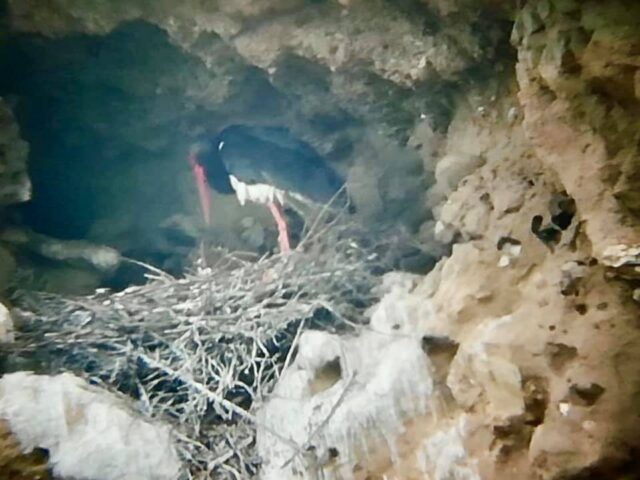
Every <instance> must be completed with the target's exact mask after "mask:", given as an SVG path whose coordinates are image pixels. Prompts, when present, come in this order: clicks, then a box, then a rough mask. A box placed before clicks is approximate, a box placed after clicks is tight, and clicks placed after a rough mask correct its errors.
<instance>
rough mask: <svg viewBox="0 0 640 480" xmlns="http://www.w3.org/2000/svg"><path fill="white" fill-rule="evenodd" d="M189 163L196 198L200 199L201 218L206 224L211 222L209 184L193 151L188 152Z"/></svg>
mask: <svg viewBox="0 0 640 480" xmlns="http://www.w3.org/2000/svg"><path fill="white" fill-rule="evenodd" d="M189 165H191V170H192V171H193V178H194V179H195V181H196V186H197V187H198V198H199V199H200V208H201V209H202V218H203V219H204V223H206V224H207V225H210V224H211V194H210V193H209V185H208V183H207V177H206V175H205V173H204V168H202V165H200V164H199V163H198V162H197V160H196V154H195V153H193V152H192V153H189Z"/></svg>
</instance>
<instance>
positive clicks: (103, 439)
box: [0, 372, 180, 480]
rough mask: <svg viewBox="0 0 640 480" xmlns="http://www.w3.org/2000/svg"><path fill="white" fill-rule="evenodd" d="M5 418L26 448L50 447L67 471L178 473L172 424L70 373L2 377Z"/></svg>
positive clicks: (82, 474)
mask: <svg viewBox="0 0 640 480" xmlns="http://www.w3.org/2000/svg"><path fill="white" fill-rule="evenodd" d="M0 418H2V419H3V421H4V422H6V423H5V425H7V426H8V427H9V428H10V430H11V432H13V435H14V436H15V438H16V439H17V440H18V442H19V444H20V448H21V449H22V451H24V452H30V451H32V450H33V449H34V448H44V449H47V450H48V451H49V465H50V467H51V468H52V469H53V473H54V474H56V475H58V476H61V477H72V478H91V479H94V480H115V479H120V478H140V479H142V478H145V479H158V480H161V479H167V480H174V479H175V478H177V475H178V469H179V465H180V464H179V462H178V458H177V455H176V453H175V450H174V448H173V445H172V439H171V437H170V434H169V431H168V430H167V428H166V427H163V426H161V425H152V424H150V423H148V422H146V421H142V420H138V419H136V418H135V417H134V416H133V414H132V413H130V412H129V411H127V408H126V406H124V405H123V404H122V403H121V402H120V401H119V400H118V399H117V398H115V397H114V396H112V395H111V394H107V393H105V392H101V391H100V390H98V389H96V388H95V387H91V386H89V385H88V384H86V383H85V382H84V381H82V380H80V379H79V378H77V377H74V376H73V375H70V374H62V375H57V376H38V375H33V374H31V373H26V372H18V373H12V374H8V375H5V376H4V377H2V379H0Z"/></svg>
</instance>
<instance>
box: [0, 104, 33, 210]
mask: <svg viewBox="0 0 640 480" xmlns="http://www.w3.org/2000/svg"><path fill="white" fill-rule="evenodd" d="M28 152H29V147H28V145H27V143H26V142H25V141H24V140H22V138H20V131H19V128H18V124H17V123H16V120H15V118H14V116H13V113H12V112H11V110H10V109H9V106H8V105H7V103H6V102H5V101H4V100H3V99H2V98H0V206H2V205H10V204H13V203H20V202H25V201H27V200H29V199H30V198H31V182H30V180H29V176H28V174H27V156H28Z"/></svg>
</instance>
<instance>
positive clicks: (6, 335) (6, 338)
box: [0, 303, 13, 343]
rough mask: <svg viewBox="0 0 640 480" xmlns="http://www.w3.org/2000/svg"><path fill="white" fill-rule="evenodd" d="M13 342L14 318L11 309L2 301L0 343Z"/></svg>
mask: <svg viewBox="0 0 640 480" xmlns="http://www.w3.org/2000/svg"><path fill="white" fill-rule="evenodd" d="M2 342H13V320H12V318H11V313H10V312H9V309H8V308H7V307H5V306H4V305H3V304H2V303H0V343H2Z"/></svg>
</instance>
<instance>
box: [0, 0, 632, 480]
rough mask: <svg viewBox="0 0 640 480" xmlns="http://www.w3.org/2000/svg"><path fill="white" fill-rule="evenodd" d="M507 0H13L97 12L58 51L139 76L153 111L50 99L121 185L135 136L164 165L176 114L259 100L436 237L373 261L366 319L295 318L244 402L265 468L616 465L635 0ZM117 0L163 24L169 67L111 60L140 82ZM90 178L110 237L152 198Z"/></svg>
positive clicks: (268, 471) (63, 21) (624, 341)
mask: <svg viewBox="0 0 640 480" xmlns="http://www.w3.org/2000/svg"><path fill="white" fill-rule="evenodd" d="M506 3H509V4H510V5H512V3H513V2H498V1H489V0H487V1H483V2H480V1H475V0H460V1H456V2H450V1H439V0H433V1H425V2H411V1H406V2H405V1H403V2H397V4H394V3H393V2H386V1H382V0H380V1H378V0H376V1H372V2H364V1H358V0H340V1H339V2H334V1H326V2H303V1H302V0H269V1H251V0H246V1H242V2H237V1H233V2H231V1H220V2H208V3H207V2H199V1H185V2H182V3H181V4H180V5H179V6H176V3H175V2H168V1H162V2H154V3H153V6H151V4H150V3H148V2H144V1H129V2H110V3H109V4H108V6H107V3H101V4H96V3H93V2H86V1H81V0H65V1H62V0H51V1H48V2H36V1H33V0H32V1H24V0H13V1H10V2H9V4H10V12H11V21H12V25H13V28H14V29H16V30H19V31H23V32H37V33H42V34H44V35H47V36H49V37H51V38H52V39H50V40H48V41H49V42H64V41H65V38H68V36H69V35H72V34H74V33H78V32H80V33H83V34H90V35H107V37H104V38H105V39H106V40H105V43H100V44H98V43H96V44H90V45H87V46H86V50H83V51H82V52H80V53H78V52H76V53H78V57H75V58H84V59H86V58H90V57H91V58H93V57H92V56H96V57H97V58H99V59H101V60H99V61H105V62H106V63H107V64H108V65H107V66H106V67H105V68H104V70H103V71H102V72H103V73H105V72H106V73H105V74H104V76H103V77H100V82H98V83H99V84H100V85H101V86H102V87H103V88H105V89H106V90H109V91H113V90H122V91H126V92H128V93H129V94H131V92H136V94H135V95H133V94H131V97H126V98H136V99H138V100H140V101H142V100H141V99H144V102H146V103H144V105H145V106H146V107H147V108H148V110H145V111H146V112H147V113H146V114H144V115H143V114H139V115H138V116H135V114H136V113H139V111H138V112H134V111H127V112H128V114H127V115H123V116H115V117H113V118H118V119H122V123H119V122H115V123H117V124H118V126H120V127H121V128H117V127H115V128H114V127H109V126H108V125H105V124H103V123H102V121H101V116H100V115H96V113H95V112H96V111H98V108H99V107H101V105H100V102H98V101H97V100H96V98H93V100H94V103H91V104H90V105H91V106H92V108H91V109H88V111H85V112H83V113H82V114H81V115H77V111H75V110H74V109H75V104H69V105H70V106H69V111H68V112H67V111H66V110H65V112H67V113H69V115H68V116H63V118H65V119H67V120H74V121H78V120H79V119H80V120H83V121H84V122H85V123H83V125H85V126H87V127H86V128H87V130H86V131H84V130H80V131H81V132H84V134H86V133H87V131H89V132H91V135H95V137H91V138H103V137H105V136H113V138H117V139H118V141H117V142H111V143H109V142H105V143H104V145H105V151H106V152H108V153H107V154H106V155H105V157H104V158H106V159H107V160H108V159H115V158H120V159H123V158H124V159H126V160H127V162H123V163H122V164H127V163H128V162H129V163H130V165H129V167H128V168H127V169H125V170H124V172H125V173H124V174H123V176H124V177H126V178H128V179H129V181H130V182H131V183H130V184H129V183H126V182H124V181H123V183H122V184H119V185H120V186H121V187H122V186H123V185H124V187H126V188H125V190H127V191H131V192H133V191H135V190H136V188H137V187H136V185H137V182H136V181H135V179H140V178H143V177H144V174H145V168H144V167H145V165H148V164H149V162H150V161H151V160H150V159H151V158H152V157H154V158H155V157H156V156H161V155H165V157H164V158H163V159H159V160H158V159H156V160H157V161H158V162H159V163H162V164H165V165H166V168H167V169H169V170H171V169H173V170H171V171H172V172H173V173H172V175H174V174H175V178H177V177H178V176H179V175H181V174H180V173H179V172H180V171H182V170H180V168H178V167H176V166H175V165H177V163H175V162H176V161H177V160H175V159H176V158H178V157H179V156H180V152H181V151H182V150H181V149H180V148H178V146H177V144H175V141H174V140H172V139H175V138H177V137H187V138H190V137H189V135H191V134H193V132H194V131H195V130H198V129H200V130H203V129H207V128H209V127H211V128H213V129H215V128H217V127H218V126H220V125H223V124H224V123H225V122H227V121H229V119H230V118H233V119H234V120H235V121H250V120H256V121H264V122H267V123H268V122H269V121H274V119H277V120H278V122H280V123H284V124H287V125H289V126H290V127H291V128H292V129H293V130H294V131H296V132H298V133H299V134H300V135H302V136H303V137H304V138H305V139H307V140H309V141H310V142H312V143H313V144H314V145H315V146H316V147H317V148H318V149H319V150H321V151H322V152H323V153H324V154H326V155H327V156H328V158H330V159H331V161H333V162H334V163H335V164H336V165H337V166H338V167H339V168H340V169H341V170H342V172H343V173H345V175H346V176H347V177H348V178H349V179H350V182H351V183H352V184H353V189H354V192H355V196H356V201H357V203H358V207H359V208H360V210H361V212H363V213H362V215H363V216H364V217H365V218H367V219H369V220H380V219H386V220H389V219H392V220H396V219H401V220H402V222H403V223H404V224H405V225H409V226H410V227H413V228H415V227H419V241H420V242H421V243H422V247H423V248H424V247H426V248H428V249H429V250H430V251H431V252H432V253H433V255H434V256H436V257H442V258H441V260H440V261H439V263H438V264H437V266H436V267H435V268H434V269H433V270H432V271H431V272H430V273H429V274H428V275H426V276H402V275H394V276H390V277H387V278H386V282H387V283H386V284H385V286H384V287H385V288H387V291H386V294H385V296H384V298H383V300H382V302H381V303H380V304H379V305H378V306H377V307H376V308H375V309H373V310H372V312H371V316H370V325H369V326H368V328H367V329H365V330H364V331H363V332H362V333H361V335H360V336H358V337H355V338H344V337H339V336H334V335H330V334H324V333H318V332H308V333H306V334H304V335H302V336H301V338H300V339H299V344H298V355H297V357H296V358H295V359H294V360H293V361H292V364H291V365H290V367H289V368H288V370H287V371H285V372H284V374H283V376H282V377H281V380H280V383H279V385H278V387H277V389H276V394H275V395H274V396H273V397H272V398H271V399H270V400H269V402H267V403H266V404H265V405H264V406H262V409H261V411H260V412H258V413H259V414H258V417H259V418H260V419H261V421H260V424H261V429H260V430H259V434H258V441H257V443H258V448H259V449H260V451H261V454H262V456H263V458H264V459H265V461H264V462H263V474H264V476H265V478H327V477H328V478H331V476H332V475H333V476H339V477H340V478H356V479H367V478H399V479H421V478H433V479H438V480H440V479H442V480H445V479H451V478H455V479H492V480H494V479H498V480H499V479H505V480H507V479H539V478H544V479H558V480H559V479H572V478H573V479H583V478H635V475H636V474H637V473H636V472H637V460H636V456H637V451H638V449H639V448H640V441H639V440H638V437H637V431H638V429H639V428H640V424H639V423H640V420H639V418H638V415H637V408H638V405H637V399H638V398H640V396H639V395H640V358H639V357H640V333H639V330H638V321H637V319H638V314H639V311H638V301H639V299H640V294H639V293H638V291H639V290H638V289H637V286H638V279H639V274H638V268H640V257H639V256H640V225H638V214H639V213H640V212H639V211H640V197H638V181H639V180H638V179H639V178H640V177H639V176H638V168H639V167H640V165H639V163H638V160H639V159H640V151H639V149H640V120H639V119H638V111H639V110H640V57H639V55H638V52H639V51H640V43H639V42H640V27H638V22H637V19H638V18H640V11H639V8H640V7H639V5H638V2H637V1H635V0H626V1H623V0H616V1H611V2H595V1H589V2H577V1H572V0H538V1H533V0H531V1H529V2H521V3H522V4H523V5H521V7H519V9H518V10H517V11H511V10H510V8H513V7H512V6H511V7H510V6H507V5H503V4H506ZM478 11H480V12H481V14H480V15H478V14H477V12H478ZM132 20H137V21H145V22H147V23H145V24H144V25H145V26H144V27H142V28H144V29H152V30H153V31H154V32H155V33H154V35H156V34H158V30H161V31H162V32H165V33H163V34H162V35H165V34H166V35H167V36H168V37H167V38H169V39H170V43H169V44H168V45H169V46H167V44H165V43H162V42H159V43H158V44H157V45H160V44H162V45H163V48H166V49H167V52H169V53H167V55H169V56H170V57H171V58H172V59H174V60H175V62H178V63H176V65H179V66H180V68H182V69H184V72H187V73H186V74H184V75H182V74H180V72H178V71H177V70H180V69H175V68H174V69H171V68H168V69H162V68H161V67H162V66H163V61H162V58H164V57H157V58H155V60H156V61H155V62H151V60H153V59H154V57H153V56H152V55H151V56H150V57H149V58H150V62H151V63H153V65H154V68H153V70H154V71H155V70H157V71H158V72H159V73H158V74H157V75H156V76H155V78H154V77H153V75H149V70H145V69H144V68H142V67H140V66H139V65H138V64H136V67H135V68H134V67H131V66H129V67H128V68H132V69H133V70H131V71H134V72H135V73H136V74H138V75H140V78H143V79H144V81H143V82H141V83H142V84H144V88H141V86H140V85H141V84H140V83H136V82H135V81H132V80H131V77H130V76H127V74H126V73H121V74H118V75H115V74H114V71H116V72H117V69H114V68H112V67H113V64H109V61H107V60H108V58H107V57H108V56H109V53H108V52H109V51H110V50H109V49H110V48H111V47H109V46H108V45H107V43H108V41H112V40H113V38H114V37H113V36H115V38H116V40H117V39H118V35H124V36H125V38H129V39H131V38H133V39H136V38H137V39H139V40H140V42H142V41H143V40H144V39H145V38H147V40H148V38H149V37H145V36H144V35H141V36H140V37H136V35H137V34H139V30H135V28H134V29H133V30H126V28H133V27H131V26H129V27H123V26H122V23H123V22H127V21H132ZM148 24H153V25H155V27H150V26H149V25H148ZM505 27H506V28H505ZM122 29H125V30H122ZM123 31H124V32H125V33H123ZM506 31H511V32H512V34H511V38H510V42H511V43H510V44H509V39H508V38H507V37H506V36H505V35H504V34H505V32H506ZM132 32H133V33H132ZM127 35H131V36H127ZM154 38H155V37H154ZM163 38H164V37H163ZM54 39H55V40H54ZM108 39H110V40H108ZM120 41H122V39H121V40H120ZM116 43H117V42H116ZM61 44H64V43H61ZM123 44H126V45H131V44H132V43H131V42H123ZM64 45H69V44H64ZM96 45H98V46H96ZM83 48H85V47H83ZM101 48H104V50H101ZM129 48H130V47H129ZM124 50H126V48H125V49H124ZM101 52H102V53H101ZM105 52H106V53H105ZM70 55H71V54H70ZM73 55H75V53H74V54H73ZM73 55H72V56H73ZM86 55H89V56H88V57H87V56H86ZM101 55H102V56H101ZM105 58H107V60H105ZM118 58H119V57H118ZM127 58H129V57H127ZM99 61H97V62H98V63H99ZM63 63H64V62H61V63H60V64H56V65H58V66H60V65H62V64H63ZM71 63H73V62H71ZM115 63H116V64H117V62H115ZM109 65H110V66H109ZM124 70H125V71H126V69H124ZM72 71H74V70H72ZM74 72H75V73H79V74H80V73H81V74H82V75H80V76H81V77H82V78H83V81H82V82H86V84H88V85H96V83H91V82H92V81H94V80H95V78H94V77H93V75H94V74H93V73H92V72H87V71H82V72H77V71H74ZM132 75H133V74H132ZM42 78H49V77H42ZM62 79H63V80H64V82H66V78H65V77H64V76H63V77H62ZM156 80H157V81H156ZM59 81H60V79H58V82H59ZM64 82H63V83H64ZM82 82H79V84H78V86H80V85H81V84H83V83H82ZM154 82H155V83H154ZM57 85H61V84H60V83H57ZM89 90H90V89H89ZM74 92H76V93H77V91H76V90H74ZM167 92H169V93H167ZM28 93H29V92H25V95H27V94H28ZM27 96H28V95H27ZM64 98H66V97H63V96H61V97H59V99H58V100H60V99H64ZM73 98H74V99H76V100H78V99H85V100H86V98H91V96H89V97H81V96H78V97H73ZM173 98H180V102H179V103H180V109H177V108H176V109H174V108H173V107H174V104H173V103H172V99H173ZM119 101H120V102H121V103H119V104H118V105H120V106H121V107H123V108H124V106H126V103H127V102H126V101H125V100H123V99H122V97H119ZM62 103H64V102H60V104H62ZM78 103H79V104H82V105H85V104H84V103H82V102H78ZM93 107H95V108H93ZM0 108H1V105H0ZM65 108H66V107H65ZM154 108H156V109H154ZM154 114H155V115H156V116H154ZM125 117H126V118H125ZM150 118H152V119H153V120H154V121H150ZM132 119H133V120H132ZM203 119H206V121H208V122H210V124H208V126H207V127H206V128H205V127H202V123H203V121H204V120H203ZM74 125H76V124H75V123H74ZM167 125H171V128H174V126H175V125H178V127H177V132H178V134H176V136H175V137H170V136H168V137H165V136H163V135H164V134H165V133H166V132H167V131H168V127H167ZM76 126H77V125H76ZM105 132H106V133H105ZM106 134H108V135H106ZM61 135H63V136H65V138H66V139H67V141H69V142H70V143H71V144H72V143H73V141H77V138H76V137H74V136H71V135H69V136H67V134H66V133H61ZM81 136H82V135H79V136H78V137H81ZM101 136H102V137H101ZM127 141H130V142H131V144H133V145H135V146H136V148H135V153H136V155H131V153H132V151H133V150H127V149H126V148H123V147H122V145H125V144H126V142H127ZM172 146H173V147H175V150H174V151H172V152H171V153H168V154H167V153H166V152H167V151H168V150H170V149H171V147H172ZM183 146H184V145H183ZM107 147H108V148H107ZM109 155H111V156H109ZM103 160H104V159H103ZM180 161H182V160H180ZM167 171H168V170H167ZM132 172H135V175H133V174H132ZM183 176H184V175H183ZM173 179H174V177H171V181H172V182H173ZM105 182H106V183H110V181H109V180H108V179H107V180H105ZM185 182H186V179H185ZM124 187H123V188H124ZM112 188H113V187H112ZM155 188H157V185H156V186H155V187H154V189H155ZM154 189H149V191H147V192H146V197H145V196H144V195H143V196H142V197H139V198H146V200H147V202H150V201H151V199H152V196H151V193H150V192H152V191H154V192H155V191H156V190H154ZM185 189H186V187H185ZM425 191H426V192H425ZM137 193H138V194H139V193H140V192H137ZM131 195H134V194H133V193H132V194H131ZM172 195H173V193H172ZM105 198H110V197H109V195H106V196H105V197H102V199H101V202H102V203H100V202H98V203H100V205H99V207H100V209H102V211H103V212H104V214H103V216H102V217H101V218H99V219H98V221H96V222H95V223H94V224H93V225H92V226H91V228H90V231H91V234H90V236H92V237H93V238H94V239H106V238H109V241H108V242H107V243H110V244H112V245H115V244H117V243H118V241H122V244H126V243H127V242H129V241H130V238H131V235H130V233H131V231H132V230H131V229H132V225H134V224H135V221H136V219H137V218H143V213H145V208H143V207H140V206H135V207H131V206H130V204H126V205H124V204H123V205H118V204H111V203H109V202H107V201H106V200H105ZM131 198H134V197H133V196H131V197H128V200H130V199H131ZM136 198H138V197H136ZM181 198H182V197H181V196H180V195H176V196H175V197H172V199H173V200H172V201H171V202H169V203H171V205H172V206H173V205H174V204H177V203H179V199H181ZM185 198H186V197H185ZM174 200H175V201H174ZM220 201H222V200H220ZM185 203H186V204H188V201H185ZM137 205H139V204H137ZM226 208H227V207H223V208H221V210H222V211H223V212H225V211H226V212H233V210H232V208H234V207H231V206H229V207H228V208H229V210H226ZM113 212H122V214H120V213H118V214H115V213H113ZM132 212H134V213H132ZM165 213H166V215H164V214H165ZM236 213H237V212H234V213H233V214H228V215H227V214H225V213H222V214H221V217H222V219H219V220H218V221H219V223H218V224H217V227H219V228H220V229H223V230H225V231H226V232H228V231H232V232H233V233H232V235H235V236H236V237H238V238H241V239H243V238H244V239H251V240H250V241H251V242H253V243H260V241H262V240H263V239H264V238H267V237H268V232H267V233H265V231H264V229H261V228H260V227H259V225H258V224H259V223H260V222H259V221H256V220H255V218H259V214H258V213H254V212H251V214H250V215H248V216H249V217H250V218H249V219H247V218H246V217H247V215H246V214H243V215H236ZM253 217H255V218H253ZM187 218H188V212H185V211H171V212H165V211H163V212H162V215H157V218H154V220H153V222H155V223H156V224H164V225H175V224H177V223H180V224H181V225H189V220H188V219H187ZM233 218H241V219H242V223H241V224H240V225H236V224H235V223H234V221H233V220H232V219H233ZM185 219H186V220H185ZM116 220H117V221H119V222H121V223H117V221H116ZM162 222H165V223H162ZM114 225H115V226H117V228H116V227H114ZM191 225H192V226H191V227H184V228H183V227H181V228H180V230H181V231H182V232H183V233H184V232H185V231H187V230H189V228H191V229H193V228H195V227H193V222H191ZM234 229H235V230H234ZM415 229H416V230H418V228H415ZM109 235H110V237H109ZM193 237H195V234H194V235H193ZM146 238H154V241H157V238H158V237H157V236H156V235H151V236H149V237H146ZM247 241H249V240H247ZM230 243H232V242H230ZM116 246H117V245H116ZM126 248H132V249H133V247H131V246H130V245H129V246H128V247H126ZM162 248H164V249H165V250H167V251H168V250H171V248H173V247H172V244H171V243H170V242H168V243H166V245H164V246H163V247H162ZM123 249H125V248H123ZM0 254H1V251H0ZM292 443H295V445H293V444H292ZM625 475H631V477H628V476H627V477H625Z"/></svg>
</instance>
